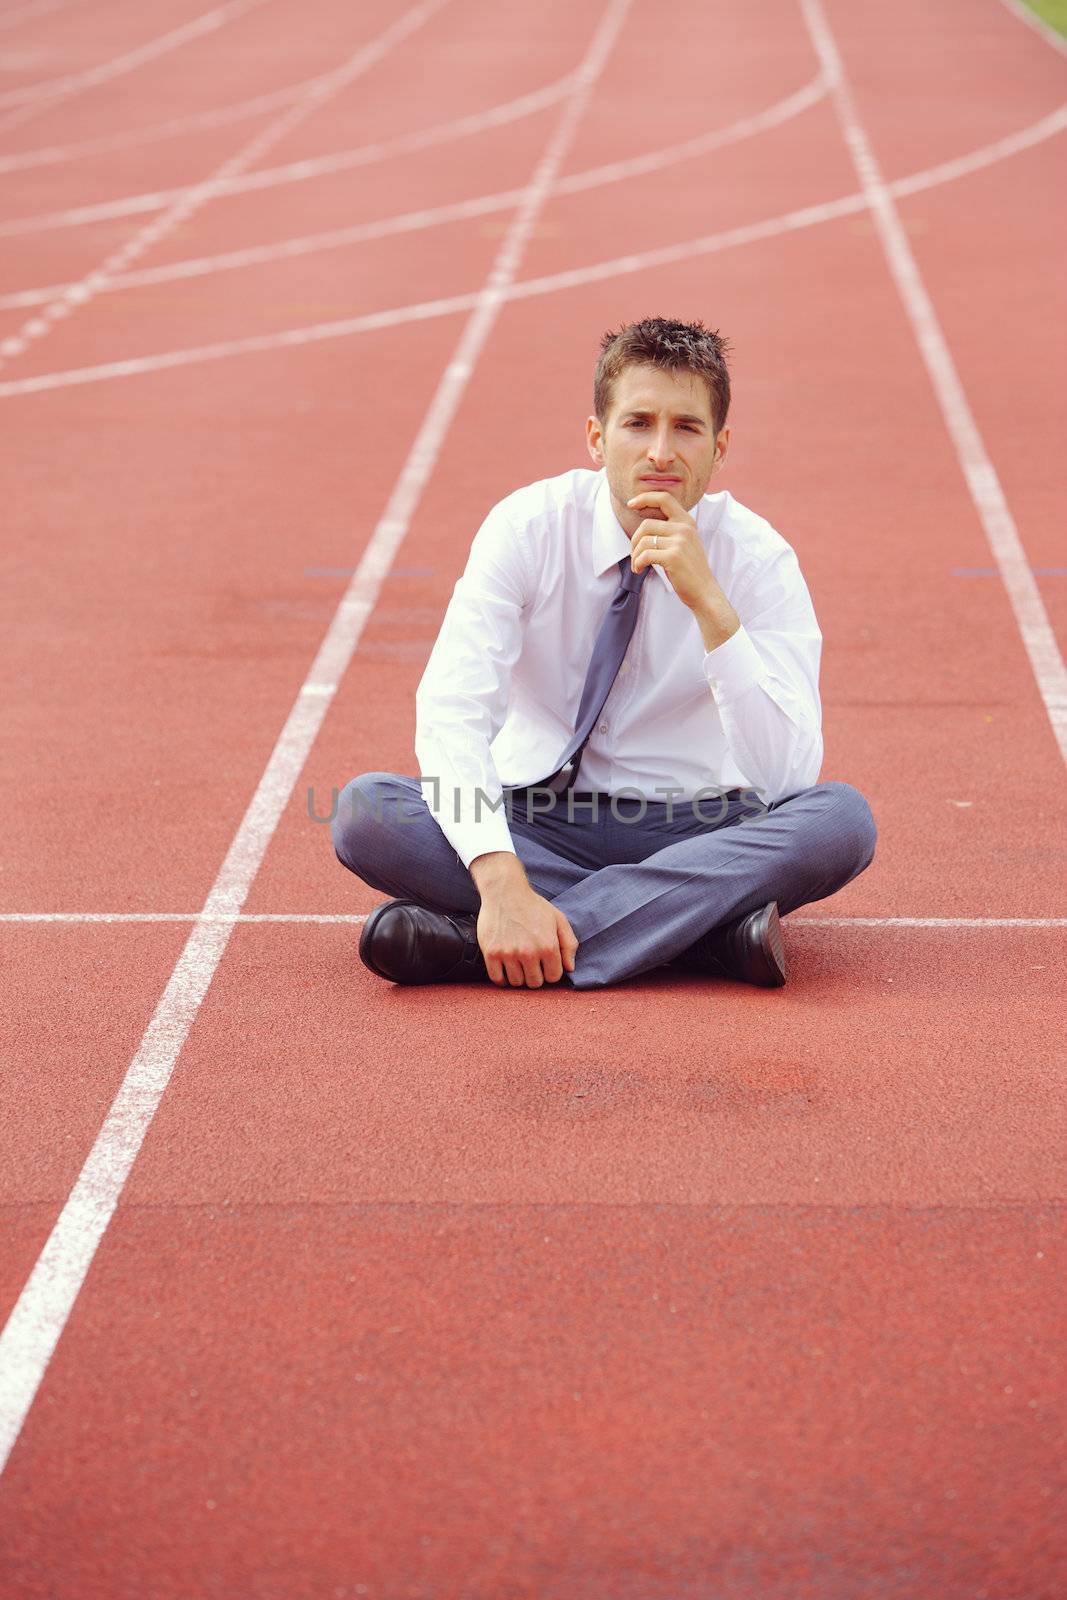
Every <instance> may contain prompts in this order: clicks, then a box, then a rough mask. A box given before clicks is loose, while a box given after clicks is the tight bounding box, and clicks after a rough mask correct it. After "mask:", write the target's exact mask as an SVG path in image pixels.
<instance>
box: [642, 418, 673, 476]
mask: <svg viewBox="0 0 1067 1600" xmlns="http://www.w3.org/2000/svg"><path fill="white" fill-rule="evenodd" d="M648 459H649V461H650V462H651V463H652V465H653V466H654V467H655V468H656V469H657V471H658V470H660V469H661V468H663V467H669V466H670V464H671V462H672V461H673V460H674V449H673V446H672V444H671V435H670V429H669V428H661V429H660V430H659V431H658V432H657V433H656V434H655V436H654V437H653V438H652V439H651V440H650V441H649V446H648Z"/></svg>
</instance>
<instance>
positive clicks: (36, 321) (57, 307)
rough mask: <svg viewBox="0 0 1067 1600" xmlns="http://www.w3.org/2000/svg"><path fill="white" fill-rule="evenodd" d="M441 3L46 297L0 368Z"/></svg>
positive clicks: (360, 53)
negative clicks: (76, 278) (67, 284)
mask: <svg viewBox="0 0 1067 1600" xmlns="http://www.w3.org/2000/svg"><path fill="white" fill-rule="evenodd" d="M443 4H445V0H419V3H418V4H417V5H415V6H412V7H411V8H410V10H408V11H404V12H402V13H401V15H400V16H399V17H398V18H397V19H396V20H395V21H394V22H392V23H390V25H389V27H388V28H386V29H385V31H384V32H383V33H380V34H378V36H377V37H376V38H374V39H372V40H371V41H370V43H369V44H365V45H361V46H360V48H359V49H358V50H357V51H356V52H355V54H354V55H352V56H350V57H349V59H348V60H347V61H346V62H344V63H343V65H342V66H340V67H338V68H336V69H335V70H334V71H333V72H328V73H326V74H325V75H324V76H323V77H322V78H320V79H318V80H317V82H316V83H315V84H314V85H313V86H312V87H311V88H310V89H306V90H305V91H304V93H303V94H302V95H301V96H300V98H299V99H298V100H297V101H296V102H295V103H294V104H293V105H291V106H290V107H289V108H288V109H287V110H285V111H283V112H282V113H281V115H280V116H278V117H276V118H275V119H274V121H273V122H269V123H268V124H267V126H266V127H265V128H261V129H260V131H259V132H258V133H257V134H256V135H255V137H254V138H253V139H251V140H249V141H248V143H247V144H245V145H243V146H242V147H241V149H240V150H238V151H237V152H236V154H234V155H232V156H230V157H229V159H228V160H227V161H224V162H223V164H222V166H221V167H219V168H218V170H217V171H216V172H214V173H213V174H212V175H211V177H209V178H205V179H204V180H203V182H202V183H199V184H197V185H196V186H195V187H194V188H192V189H188V190H186V191H185V192H184V193H183V194H182V197H181V199H180V200H177V201H176V202H175V204H174V205H172V206H171V207H169V208H168V210H166V211H164V212H162V213H161V214H160V215H159V216H157V217H156V218H155V219H154V220H153V221H152V222H150V223H148V224H147V225H146V226H145V227H143V228H142V229H141V230H140V231H139V232H138V233H136V234H134V236H133V238H131V239H128V240H127V241H126V243H125V244H123V245H121V246H120V247H119V249H118V250H115V251H113V252H112V254H111V255H109V256H108V257H107V259H106V260H105V261H103V262H102V263H101V265H100V266H99V267H96V268H95V269H94V270H93V271H92V272H90V273H89V274H88V275H87V276H86V277H84V278H83V279H82V280H81V282H80V283H77V284H73V285H71V287H69V288H67V289H65V290H64V291H63V293H62V294H61V295H59V296H57V298H56V299H55V300H51V301H49V303H48V304H47V305H46V306H45V308H44V310H43V311H41V312H40V313H39V314H38V315H36V316H34V317H32V318H31V319H30V321H29V322H25V323H23V325H22V327H21V328H20V329H19V330H18V332H17V333H15V334H12V335H11V336H9V337H8V338H6V339H0V368H2V367H3V366H5V365H6V363H7V362H8V361H10V360H12V359H13V358H14V357H16V356H20V355H21V354H22V352H23V351H24V350H25V349H26V348H27V346H28V345H30V344H32V343H34V342H35V341H39V340H41V339H43V338H45V337H46V336H47V335H48V334H49V333H50V332H51V330H52V328H53V327H54V326H55V325H56V323H57V322H58V321H60V320H61V319H63V318H65V317H68V316H70V314H71V312H72V311H74V310H75V309H76V308H77V307H80V306H84V305H87V304H88V302H89V301H90V300H92V299H94V298H95V297H96V295H98V294H99V293H100V292H101V291H102V290H103V289H105V288H106V287H107V284H108V282H109V281H110V279H112V278H113V277H115V276H116V275H117V274H118V273H120V272H122V271H124V270H125V268H126V267H128V266H129V264H130V262H131V261H135V260H136V259H137V258H138V256H141V255H143V254H144V253H145V251H146V250H148V249H150V248H151V247H152V246H153V245H155V244H158V243H159V241H160V239H162V238H165V236H166V235H167V234H168V233H170V232H172V231H173V230H174V229H175V228H176V227H178V226H179V225H180V224H181V223H183V222H185V221H187V220H188V218H189V217H191V216H192V214H193V213H194V212H195V211H197V210H199V208H200V207H201V206H203V205H206V204H207V202H208V201H209V200H211V199H213V198H214V196H215V195H216V194H217V193H218V192H219V186H220V185H221V184H224V183H225V182H226V181H227V180H228V179H229V178H230V177H232V176H233V175H234V174H235V173H237V172H240V171H242V170H243V169H244V168H245V167H248V166H251V164H252V162H253V161H257V160H258V159H259V157H260V156H262V155H263V153H264V151H266V150H269V149H270V147H271V145H274V144H277V142H278V140H279V139H281V138H284V136H285V135H286V134H288V133H290V132H291V131H292V129H293V128H295V127H296V126H297V125H298V124H299V123H301V122H304V121H305V120H306V119H307V118H308V117H309V116H310V115H311V114H312V113H313V112H314V111H317V110H318V108H319V107H320V106H321V105H322V104H323V103H324V102H325V101H326V100H328V99H329V98H330V96H331V95H334V94H336V93H337V92H338V90H340V89H343V88H346V87H347V86H348V85H349V84H350V83H352V82H353V80H354V79H356V78H358V77H359V76H360V75H361V74H362V73H364V72H366V71H367V70H368V68H370V67H372V66H376V65H377V63H378V62H379V61H381V59H382V57H383V56H385V55H387V54H388V53H389V51H390V50H392V49H393V48H394V46H396V45H397V44H399V43H401V42H402V41H403V40H404V39H406V38H408V37H409V36H410V35H411V34H412V33H414V32H415V31H416V29H418V28H421V27H422V25H423V23H425V22H426V21H427V20H428V19H429V18H430V17H431V16H433V14H434V12H435V11H439V10H440V8H441V6H442V5H443Z"/></svg>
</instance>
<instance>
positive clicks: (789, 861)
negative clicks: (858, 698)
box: [331, 772, 877, 989]
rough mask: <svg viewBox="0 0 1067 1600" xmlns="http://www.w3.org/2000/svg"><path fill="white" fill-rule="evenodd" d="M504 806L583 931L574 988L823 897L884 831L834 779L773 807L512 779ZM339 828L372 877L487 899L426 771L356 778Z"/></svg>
mask: <svg viewBox="0 0 1067 1600" xmlns="http://www.w3.org/2000/svg"><path fill="white" fill-rule="evenodd" d="M594 804H595V807H596V810H595V815H594ZM549 805H550V807H551V809H545V807H546V806H549ZM506 814H507V816H508V824H509V827H510V830H511V836H512V842H513V844H514V846H515V850H516V853H517V854H518V857H519V859H520V861H521V862H522V864H523V866H524V868H525V869H526V876H527V877H528V879H529V881H530V884H531V886H532V887H533V888H534V889H535V890H536V891H537V893H538V894H540V895H543V896H544V898H545V899H546V900H550V901H552V903H553V904H554V905H556V906H558V907H559V909H560V910H561V911H562V912H563V913H564V914H565V916H566V917H567V920H568V921H569V922H570V925H571V927H572V928H573V929H574V933H575V937H576V938H577V939H578V941H579V947H578V953H577V955H576V957H575V966H574V972H573V973H572V974H570V975H569V976H568V975H566V974H565V975H564V978H563V979H562V982H563V983H564V984H567V983H570V984H571V985H573V986H574V987H575V988H578V989H593V988H599V987H601V986H602V985H604V984H609V983H618V982H619V981H620V980H622V979H624V978H632V977H634V976H636V975H637V974H638V973H641V972H647V971H649V970H650V969H651V968H653V967H659V966H664V965H667V964H668V963H669V962H670V961H671V959H672V957H674V956H677V955H679V954H681V952H682V951H684V950H686V949H687V948H688V947H689V946H690V945H691V944H692V943H693V942H694V941H695V940H696V939H698V938H699V937H700V935H701V934H703V933H706V932H708V931H709V930H710V929H712V928H717V927H719V926H720V925H721V924H723V923H727V922H733V921H734V920H735V919H736V918H738V917H742V916H745V915H746V914H747V913H748V912H750V911H755V910H756V909H757V908H758V907H759V906H762V905H766V903H767V901H768V900H777V902H778V909H779V911H780V912H781V914H782V915H783V916H784V915H785V914H786V913H787V912H789V911H795V910H796V909H797V907H798V906H802V905H806V904H808V902H810V901H812V900H822V899H825V897H826V896H827V895H831V894H833V893H834V892H835V891H836V890H838V889H840V888H842V887H843V886H844V885H845V884H846V883H848V882H849V881H850V880H851V879H852V878H854V877H856V876H857V874H858V873H860V872H862V871H863V869H864V867H866V866H868V865H869V863H870V861H871V859H872V858H873V856H874V847H875V840H876V837H877V835H876V829H875V824H874V818H873V817H872V815H871V808H870V806H869V805H868V804H867V801H866V800H865V799H864V797H863V795H862V794H860V792H859V791H858V790H857V789H854V788H853V787H852V786H851V785H850V784H847V783H838V782H830V783H816V784H813V785H812V787H811V788H810V789H801V790H800V791H799V792H798V793H796V794H793V795H789V796H788V797H787V798H785V799H783V800H776V801H774V803H773V804H772V805H770V806H765V805H763V804H762V803H761V802H760V801H759V799H758V797H757V796H756V795H755V794H754V793H753V792H752V791H750V790H745V791H744V792H743V793H740V794H739V793H738V791H737V790H731V791H730V797H729V798H726V797H718V796H713V797H711V798H708V797H703V798H701V799H699V800H698V801H696V802H694V801H690V800H673V801H669V800H665V801H651V800H648V801H646V800H643V799H641V798H639V797H637V796H626V795H616V796H613V797H609V796H607V795H603V794H601V795H596V796H592V795H578V796H574V797H572V805H571V806H570V808H568V806H567V804H566V801H565V800H564V798H563V797H560V796H555V797H552V799H551V801H549V800H548V798H547V791H545V790H533V791H525V790H513V791H510V792H509V793H508V803H507V812H506ZM331 827H332V833H333V843H334V849H335V850H336V852H337V857H338V859H339V860H340V861H341V862H342V864H343V865H344V866H346V867H348V868H349V870H350V871H351V872H354V873H355V874H356V876H357V877H358V878H361V879H362V880H363V882H364V883H366V884H369V885H370V887H371V888H372V889H380V890H381V891H382V892H383V893H385V894H387V895H390V896H392V897H395V898H398V899H400V898H404V899H412V900H417V901H418V902H419V903H420V904H422V905H426V906H431V907H434V908H436V909H438V910H441V911H453V912H456V911H462V912H475V911H477V910H478V908H479V906H480V904H481V900H480V897H479V895H478V891H477V889H476V887H475V885H474V880H473V879H472V878H471V875H470V873H469V872H468V871H467V869H466V867H464V865H463V863H462V861H461V860H460V858H459V856H458V855H457V854H456V852H455V850H453V848H452V846H451V845H450V844H449V842H448V840H447V839H446V838H445V835H444V834H443V833H442V831H441V828H440V826H439V825H438V823H437V819H436V818H435V816H434V814H433V812H432V811H431V810H430V809H429V807H428V806H427V804H426V801H425V799H424V797H423V791H422V789H421V788H420V786H419V782H418V779H416V778H408V777H401V776H399V775H397V774H396V773H393V772H365V773H363V774H362V775H361V776H360V777H358V778H353V779H352V781H351V783H349V784H347V785H346V786H345V788H344V789H343V790H342V791H341V794H340V796H339V797H338V801H337V805H336V808H335V811H334V814H333V818H332V823H331Z"/></svg>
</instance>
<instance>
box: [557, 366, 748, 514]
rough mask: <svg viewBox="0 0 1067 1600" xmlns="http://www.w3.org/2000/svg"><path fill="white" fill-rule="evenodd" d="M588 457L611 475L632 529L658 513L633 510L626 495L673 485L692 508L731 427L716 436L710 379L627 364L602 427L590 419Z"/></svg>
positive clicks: (719, 460) (615, 498) (617, 503)
mask: <svg viewBox="0 0 1067 1600" xmlns="http://www.w3.org/2000/svg"><path fill="white" fill-rule="evenodd" d="M586 438H587V442H588V445H589V454H590V455H591V456H592V458H593V461H594V463H595V464H596V465H597V466H598V467H604V468H605V470H606V473H607V480H608V487H609V489H610V490H611V503H612V505H613V506H614V508H615V515H616V516H617V517H618V519H619V522H620V523H621V524H622V526H623V528H624V529H625V530H626V532H627V533H628V534H631V535H632V534H633V533H635V532H636V530H637V528H638V526H639V524H640V523H641V522H642V521H643V520H644V519H645V518H646V517H649V516H652V517H654V516H655V515H656V512H655V511H654V510H644V511H642V510H636V511H631V510H630V509H629V508H628V507H627V504H626V502H627V500H632V499H633V498H634V496H635V495H639V494H647V493H648V492H649V491H650V490H653V489H666V490H667V491H668V493H670V494H672V495H673V496H674V498H675V499H676V500H678V501H680V502H681V504H682V505H683V506H684V507H685V509H686V511H691V510H692V508H693V507H694V506H695V505H696V503H697V501H698V500H699V499H700V497H701V495H702V494H703V493H704V492H705V490H706V489H707V486H708V484H709V483H710V481H711V479H712V477H713V476H714V474H715V473H716V472H718V470H719V468H720V467H721V466H722V464H723V462H724V461H725V460H726V452H727V449H728V448H729V444H730V430H729V428H721V429H720V430H719V433H718V436H716V434H715V423H714V419H713V418H712V414H711V396H710V395H709V393H708V386H707V384H706V383H705V382H704V380H703V378H700V377H698V376H697V375H696V374H695V373H691V372H663V371H662V370H661V369H660V368H659V367H648V366H635V367H627V368H626V369H625V370H624V371H623V372H622V373H621V374H620V376H619V377H618V378H617V379H616V380H615V390H614V393H613V395H612V397H611V410H610V411H609V413H608V415H607V417H605V419H604V422H603V425H602V424H601V422H600V421H599V420H598V418H596V417H590V418H589V420H588V422H587V423H586Z"/></svg>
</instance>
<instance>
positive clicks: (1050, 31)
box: [1000, 0, 1067, 55]
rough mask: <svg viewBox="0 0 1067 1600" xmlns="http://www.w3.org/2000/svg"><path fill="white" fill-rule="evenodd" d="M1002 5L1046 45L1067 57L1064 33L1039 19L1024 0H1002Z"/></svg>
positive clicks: (1066, 42)
mask: <svg viewBox="0 0 1067 1600" xmlns="http://www.w3.org/2000/svg"><path fill="white" fill-rule="evenodd" d="M1000 3H1001V5H1003V6H1004V7H1006V9H1007V10H1008V11H1010V12H1011V14H1012V16H1013V17H1015V18H1016V19H1017V20H1018V21H1019V22H1025V23H1026V26H1027V27H1028V28H1032V29H1033V31H1034V33H1036V34H1037V35H1038V36H1039V37H1040V38H1042V39H1044V41H1045V43H1046V44H1050V45H1051V46H1052V48H1053V50H1058V51H1059V52H1060V54H1061V55H1067V39H1065V38H1064V37H1063V35H1062V33H1057V32H1056V30H1055V28H1054V27H1053V26H1052V24H1051V23H1049V22H1046V21H1045V19H1044V17H1039V16H1038V14H1037V12H1036V11H1031V10H1030V7H1029V6H1028V5H1024V4H1023V0H1000Z"/></svg>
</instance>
